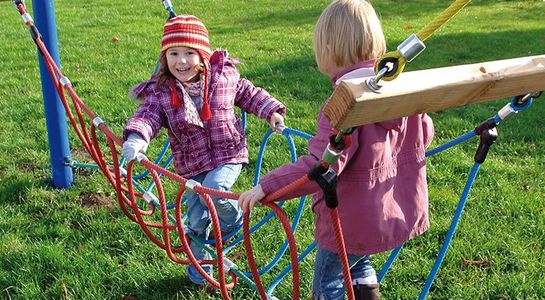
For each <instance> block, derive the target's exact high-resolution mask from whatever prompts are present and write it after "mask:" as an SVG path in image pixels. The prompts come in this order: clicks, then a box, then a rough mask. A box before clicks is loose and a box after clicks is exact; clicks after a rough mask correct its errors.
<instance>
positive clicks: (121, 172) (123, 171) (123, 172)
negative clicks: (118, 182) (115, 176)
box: [119, 167, 128, 178]
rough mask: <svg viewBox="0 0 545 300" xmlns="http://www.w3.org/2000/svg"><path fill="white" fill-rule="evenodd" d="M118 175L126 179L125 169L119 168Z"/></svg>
mask: <svg viewBox="0 0 545 300" xmlns="http://www.w3.org/2000/svg"><path fill="white" fill-rule="evenodd" d="M119 174H121V176H123V177H125V178H127V174H128V172H127V169H125V168H123V167H119Z"/></svg>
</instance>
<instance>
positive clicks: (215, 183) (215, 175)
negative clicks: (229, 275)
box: [186, 164, 242, 285]
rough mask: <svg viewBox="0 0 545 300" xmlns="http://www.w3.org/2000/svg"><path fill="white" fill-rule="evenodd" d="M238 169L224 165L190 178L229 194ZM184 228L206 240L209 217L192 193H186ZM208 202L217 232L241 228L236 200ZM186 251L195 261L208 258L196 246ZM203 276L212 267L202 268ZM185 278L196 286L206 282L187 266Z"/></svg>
mask: <svg viewBox="0 0 545 300" xmlns="http://www.w3.org/2000/svg"><path fill="white" fill-rule="evenodd" d="M241 170H242V164H226V165H222V166H219V167H217V168H215V169H213V170H210V171H208V172H204V173H201V174H199V175H197V176H195V177H192V178H191V179H193V180H195V181H197V182H199V183H200V184H201V185H202V186H205V187H207V188H212V189H215V190H220V191H229V190H230V189H231V187H232V186H233V184H234V183H235V181H236V180H237V178H238V176H239V175H240V171H241ZM186 193H187V195H186V197H187V216H188V221H187V229H188V230H189V231H190V233H192V234H194V235H195V236H196V237H197V238H199V239H201V240H205V239H208V235H209V234H210V224H211V221H212V219H211V216H210V211H209V210H208V207H207V206H206V202H204V200H203V199H202V198H201V197H200V196H199V195H198V194H197V193H195V192H193V191H187V192H186ZM211 198H212V202H213V203H214V207H215V208H216V212H217V213H218V218H219V222H220V224H219V225H220V227H221V230H222V231H224V232H230V231H233V230H235V229H237V228H239V227H240V226H241V225H242V210H241V209H240V206H239V205H238V201H237V200H230V199H225V198H218V197H214V196H212V197H211ZM189 247H190V249H191V252H192V253H193V255H194V256H195V258H196V259H197V260H201V259H211V256H210V254H209V253H208V252H206V251H205V250H204V249H202V248H201V247H199V246H198V245H197V243H191V244H190V246H189ZM203 269H204V270H205V271H206V273H208V274H210V275H212V266H211V265H203ZM187 274H188V276H189V279H190V280H191V281H192V282H194V283H196V284H201V285H202V284H206V280H205V279H204V278H203V277H202V276H201V274H199V272H198V271H197V269H196V268H195V267H193V266H191V265H189V266H188V267H187Z"/></svg>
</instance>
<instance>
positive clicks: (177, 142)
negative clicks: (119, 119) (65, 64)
mask: <svg viewBox="0 0 545 300" xmlns="http://www.w3.org/2000/svg"><path fill="white" fill-rule="evenodd" d="M236 64H238V61H237V60H236V59H234V58H231V57H229V55H228V53H227V51H225V50H217V51H214V52H212V51H211V50H210V43H209V40H208V31H207V29H206V27H205V26H204V24H203V23H202V22H201V20H199V19H198V18H197V17H195V16H191V15H181V16H177V17H174V18H172V19H170V20H168V21H167V22H166V24H165V25H164V28H163V36H162V39H161V55H160V67H159V70H158V72H157V74H156V75H155V76H152V78H151V79H150V80H147V81H144V82H142V83H140V84H138V85H137V86H135V87H134V88H133V89H132V90H131V94H132V95H133V96H134V97H135V98H139V99H142V100H143V101H142V103H141V104H140V106H139V107H138V110H137V111H136V113H135V114H134V115H133V116H132V118H131V119H130V120H129V121H128V123H127V125H126V127H125V130H124V139H125V142H124V144H123V153H122V155H123V156H124V157H125V158H126V159H128V160H133V159H136V157H137V155H138V153H139V152H145V151H146V149H147V147H148V144H149V142H150V140H151V139H152V138H154V137H155V136H156V135H157V134H158V132H159V130H160V129H161V128H163V127H164V128H166V129H167V131H168V137H169V140H170V148H171V151H172V155H173V162H174V167H175V169H176V172H177V173H178V174H180V175H181V176H183V177H185V178H187V179H192V180H195V181H196V182H198V183H200V184H201V185H203V186H205V187H208V188H213V189H216V190H221V191H229V190H230V189H231V187H232V185H233V184H234V183H235V181H236V179H237V178H238V176H239V175H240V172H241V169H242V166H243V165H245V164H247V163H248V149H247V146H246V135H245V132H244V129H243V127H242V122H241V120H240V118H239V117H238V116H237V114H236V113H235V110H234V107H235V106H238V107H239V108H240V109H241V110H243V111H246V112H248V113H252V114H254V115H256V116H258V117H259V118H261V119H263V120H266V121H267V122H268V123H269V125H270V126H271V127H272V128H273V129H275V128H277V127H278V126H284V117H283V116H284V114H285V110H286V108H285V106H284V105H283V104H282V103H281V102H279V101H278V100H276V99H275V98H274V97H272V96H271V95H269V93H267V92H266V91H265V90H264V89H262V88H259V87H255V86H254V85H253V84H252V83H251V82H250V81H249V80H247V79H245V78H242V77H241V76H240V74H239V72H238V71H237V68H236ZM187 193H188V194H187V195H186V198H187V204H186V205H187V214H188V219H187V226H186V228H187V229H188V230H189V231H190V232H191V233H193V234H194V235H195V236H196V237H197V238H200V239H208V238H209V234H210V223H211V217H210V212H209V209H208V207H207V206H206V204H205V202H204V200H203V199H202V198H201V197H200V196H199V195H198V194H196V193H194V192H192V191H187ZM212 201H213V203H214V206H215V209H216V211H217V213H218V217H219V221H220V224H219V225H220V227H221V230H222V232H225V233H228V232H232V231H234V230H238V229H240V227H241V225H242V210H241V209H240V206H239V205H238V202H237V201H236V200H230V199H224V198H219V197H214V196H213V197H212ZM190 248H191V251H192V253H193V255H194V256H195V258H196V259H197V260H206V259H210V255H209V254H208V253H207V252H206V251H205V250H204V249H202V248H200V247H199V246H198V245H196V243H191V245H190ZM203 269H204V270H205V272H206V273H207V274H200V273H199V272H197V269H196V268H195V267H193V266H188V269H187V272H188V275H189V278H190V279H191V281H192V282H194V283H196V284H199V285H204V284H206V282H207V278H205V277H208V276H212V266H211V265H203ZM203 275H204V276H203ZM208 280H211V278H208Z"/></svg>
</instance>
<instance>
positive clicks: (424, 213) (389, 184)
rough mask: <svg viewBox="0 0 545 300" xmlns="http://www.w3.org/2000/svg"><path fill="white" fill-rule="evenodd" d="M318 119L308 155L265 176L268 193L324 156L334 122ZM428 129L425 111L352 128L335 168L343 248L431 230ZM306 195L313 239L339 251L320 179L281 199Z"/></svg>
mask: <svg viewBox="0 0 545 300" xmlns="http://www.w3.org/2000/svg"><path fill="white" fill-rule="evenodd" d="M350 74H358V75H357V76H358V77H359V76H362V75H365V76H372V75H373V69H372V67H369V68H360V69H357V70H353V71H352V72H351V73H348V74H346V75H345V76H344V77H342V78H341V79H344V78H348V77H350ZM347 75H348V76H347ZM317 122H318V128H317V133H316V136H315V137H313V138H312V139H311V140H310V141H309V144H308V150H309V152H310V154H311V155H308V156H303V157H300V158H299V159H298V160H297V161H296V162H295V163H292V164H286V165H284V166H281V167H279V168H277V169H275V170H273V171H272V172H270V173H269V174H267V175H265V176H263V178H262V179H261V186H262V188H263V191H264V192H265V193H266V194H268V193H271V192H273V191H276V190H278V189H279V188H281V187H284V186H286V185H287V184H289V183H291V182H293V181H294V180H296V179H297V178H299V177H301V176H304V175H305V174H307V173H308V171H309V169H310V168H311V167H313V166H314V165H315V164H316V162H318V158H321V157H322V153H323V151H324V149H325V148H326V145H327V144H328V142H329V136H330V132H331V128H332V127H331V125H330V123H329V121H328V120H327V118H326V117H325V116H324V115H323V112H322V111H321V110H320V113H319V114H318V120H317ZM433 135H434V128H433V122H432V120H431V118H430V117H429V116H427V115H426V114H418V115H414V116H410V117H404V118H399V119H395V120H390V121H385V122H379V123H374V124H367V125H363V126H360V127H358V128H356V129H355V130H354V132H352V134H351V140H352V145H351V146H350V147H349V148H348V149H347V150H345V151H344V153H343V155H342V156H341V157H340V159H339V161H338V162H337V163H336V164H335V165H334V166H333V168H334V169H335V170H336V171H337V174H338V178H337V179H338V184H337V195H338V198H339V205H338V207H337V208H338V212H339V215H340V220H341V225H342V229H343V234H344V239H345V243H346V248H347V251H348V253H351V254H357V255H364V254H365V255H368V254H373V253H378V252H383V251H386V250H389V249H393V248H395V247H397V246H399V245H401V244H402V243H404V242H406V241H407V240H409V239H411V238H413V237H415V236H417V235H420V234H421V233H423V232H424V231H426V230H427V229H428V228H429V220H428V191H427V182H426V162H425V150H426V148H427V147H428V146H429V144H430V143H431V140H432V138H433ZM312 193H314V194H313V196H312V210H313V212H314V213H315V214H316V226H315V231H314V235H315V239H316V241H317V243H318V245H320V247H322V248H324V249H326V250H328V251H332V252H337V244H336V240H335V234H334V231H333V227H332V224H331V217H330V209H329V208H328V207H327V206H326V205H325V200H324V196H323V193H322V191H321V189H320V188H319V187H318V185H317V184H316V183H315V182H310V183H308V184H306V185H305V186H303V187H302V188H300V189H298V190H297V191H293V192H292V193H290V194H289V195H287V196H286V197H285V199H292V198H295V197H298V196H301V195H305V194H312Z"/></svg>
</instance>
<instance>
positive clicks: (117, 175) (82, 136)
mask: <svg viewBox="0 0 545 300" xmlns="http://www.w3.org/2000/svg"><path fill="white" fill-rule="evenodd" d="M17 8H18V10H19V12H20V13H21V15H24V14H26V9H25V7H24V5H22V4H18V5H17ZM26 24H27V25H28V26H29V27H33V26H34V24H33V22H32V21H28V22H26ZM35 42H36V45H37V46H38V48H39V49H40V51H41V54H42V55H43V56H44V60H45V61H46V66H47V69H48V72H49V74H50V76H51V79H52V80H53V83H54V85H55V88H56V90H57V93H58V94H59V97H60V99H61V102H62V104H63V107H64V109H65V111H66V114H67V117H68V119H69V121H70V123H71V125H72V127H73V128H74V130H75V132H76V134H77V136H78V138H79V140H80V141H81V142H82V144H83V147H84V148H85V149H86V151H87V152H88V153H89V154H90V155H91V157H92V159H93V160H94V161H95V163H96V164H97V165H98V167H99V169H100V170H101V171H102V173H104V175H105V176H106V178H107V180H108V181H109V182H110V184H111V185H112V186H113V187H114V188H115V190H116V196H117V201H118V204H119V207H120V208H121V210H122V212H123V213H124V214H125V215H126V216H127V217H128V218H129V219H130V220H131V221H133V222H135V223H138V224H139V225H140V227H141V228H142V230H143V231H144V233H145V234H146V236H148V238H149V239H150V240H151V241H152V242H153V243H155V244H156V245H157V246H158V247H160V248H161V249H163V250H165V252H166V253H167V256H168V257H169V258H170V259H171V260H173V261H174V262H176V263H180V264H192V265H193V266H195V267H196V269H197V271H198V272H199V273H200V274H201V275H202V276H203V277H204V278H205V279H206V280H207V281H208V282H209V283H210V284H211V285H212V286H214V287H216V288H220V290H221V293H222V296H223V297H224V298H225V299H230V297H229V295H228V290H229V289H231V288H233V287H234V286H235V285H236V283H237V277H236V276H235V274H233V272H229V275H230V276H231V279H232V280H231V283H229V284H227V282H226V280H225V268H224V264H223V261H224V256H223V242H222V238H221V229H220V227H219V218H218V216H217V212H216V210H215V207H214V205H213V203H212V200H211V198H210V195H213V196H216V197H222V198H228V199H233V200H238V195H237V194H234V193H231V192H224V191H219V190H214V189H210V188H206V187H203V186H195V188H194V191H195V192H196V193H198V194H199V195H200V196H201V197H203V199H204V200H205V203H206V205H207V206H208V208H209V210H210V213H211V218H212V224H213V231H214V236H215V242H216V243H215V247H216V253H217V256H216V257H217V259H215V260H201V261H198V260H196V259H195V257H194V256H193V254H192V253H191V251H190V250H189V242H188V240H187V237H186V235H185V232H184V229H183V226H182V222H181V220H182V215H183V214H182V209H181V199H182V195H183V193H184V192H185V184H186V182H187V179H185V178H183V177H181V176H179V175H178V174H175V173H173V172H171V171H169V170H166V169H165V168H163V167H161V166H158V165H155V164H153V163H152V162H151V161H149V160H147V159H143V160H141V161H140V163H141V164H142V165H143V166H144V167H146V169H147V170H149V171H150V174H151V175H152V178H153V181H154V183H155V185H156V188H157V193H158V201H159V207H160V213H161V223H155V222H148V221H146V220H144V217H146V216H151V215H153V214H154V212H155V206H154V205H150V209H148V210H142V209H140V207H139V206H138V203H137V198H139V199H141V198H143V195H142V194H141V193H138V192H136V191H135V190H134V185H133V178H132V170H133V164H134V163H133V162H132V161H131V162H129V163H128V165H127V168H128V169H127V178H126V179H125V178H124V177H123V176H122V175H121V172H120V165H119V160H118V153H117V149H116V145H117V146H122V144H123V141H122V140H121V139H120V138H119V137H117V136H116V135H115V134H113V133H112V132H111V131H110V129H109V128H108V127H107V126H106V125H105V124H104V123H98V124H94V123H93V124H92V125H91V134H90V135H89V131H88V130H87V126H86V123H85V119H84V117H83V113H85V114H86V115H87V116H88V117H89V118H90V119H91V120H93V122H94V121H95V120H96V119H97V118H96V116H95V115H94V113H93V112H92V111H91V110H90V109H89V108H88V107H87V106H86V105H85V103H84V102H83V101H82V100H81V98H80V97H79V96H78V95H77V93H76V92H75V91H74V89H73V87H72V85H71V84H70V83H69V82H66V83H64V84H61V82H60V78H63V77H64V76H63V74H62V72H61V71H60V69H59V68H58V66H57V65H56V63H55V61H54V60H53V58H52V57H51V55H50V54H49V52H48V50H47V48H46V46H45V44H44V43H43V41H42V40H41V37H37V38H36V39H35ZM63 88H64V89H63ZM64 90H66V91H67V92H68V94H69V96H70V98H71V100H72V106H73V107H74V110H75V112H76V116H77V121H76V118H75V117H74V115H73V113H72V110H71V108H70V105H69V104H68V101H67V98H66V95H65V93H64ZM82 112H83V113H82ZM97 128H98V129H99V130H100V131H101V132H102V133H103V134H105V136H106V138H107V142H108V146H109V148H110V152H111V156H112V161H113V166H109V165H108V163H107V162H106V160H105V159H104V155H103V154H102V151H101V150H100V146H99V142H98V138H97V135H96V129H97ZM158 174H162V175H164V176H166V177H167V178H170V179H171V180H174V181H176V182H178V183H179V184H180V189H179V190H178V192H177V194H176V198H175V218H176V220H177V221H176V222H174V223H175V225H170V220H169V218H168V213H167V205H166V203H167V202H166V197H165V194H164V190H163V186H162V184H161V180H160V178H159V175H158ZM308 181H309V179H308V177H306V176H303V177H301V178H300V179H298V180H296V181H295V182H293V183H291V184H290V185H288V186H286V187H284V188H282V189H280V190H278V191H276V192H274V193H271V194H270V195H268V196H267V197H266V198H265V199H263V200H262V202H263V204H264V205H265V206H268V207H270V208H271V209H272V210H273V211H274V213H275V214H276V216H277V217H278V219H279V221H280V222H281V224H282V227H283V228H284V231H285V233H286V237H287V239H288V244H289V250H290V259H291V264H292V270H293V276H292V284H293V292H292V299H298V298H299V264H298V257H297V246H296V243H295V238H294V236H293V231H292V230H291V227H290V224H289V221H288V218H287V217H286V215H285V213H284V212H283V211H282V209H281V208H280V207H279V206H278V205H276V204H275V203H273V202H272V201H275V199H279V198H281V197H282V196H283V195H285V194H286V193H288V192H290V191H292V190H294V189H296V188H298V187H299V186H301V185H303V184H305V183H307V182H308ZM332 218H334V219H336V220H337V221H336V222H334V224H338V228H336V231H335V232H336V235H337V240H338V244H339V245H341V246H339V247H340V251H339V253H340V255H339V257H341V256H342V257H344V258H345V263H344V264H343V274H344V276H345V285H346V286H348V287H349V288H347V291H349V292H348V296H349V299H353V298H354V296H353V291H352V288H351V280H350V272H349V268H348V267H347V266H348V263H347V262H346V250H344V241H343V238H342V230H341V228H340V222H339V221H338V215H337V212H336V210H334V211H332ZM149 228H157V229H161V233H162V234H161V237H162V241H161V240H160V239H159V238H157V237H156V236H155V235H154V234H153V233H152V232H151V231H150V229H149ZM172 231H176V232H177V233H178V238H179V239H180V241H181V246H176V247H174V246H172V245H171V238H170V234H171V232H172ZM243 234H244V246H245V248H246V252H247V254H248V263H249V265H250V268H251V270H252V274H253V275H254V280H255V282H256V286H257V288H258V292H259V294H260V296H261V297H262V299H267V298H268V297H267V295H266V292H265V289H264V287H263V284H262V282H261V279H260V276H259V273H258V270H257V265H256V262H255V258H254V256H253V251H252V247H251V237H250V233H249V214H245V215H244V223H243ZM341 248H342V249H341ZM176 253H184V254H185V255H186V256H187V258H188V259H182V258H179V257H178V256H176ZM202 264H214V265H217V267H218V273H219V275H220V276H219V282H218V281H216V280H214V279H213V278H212V277H210V276H209V275H208V274H207V273H206V272H204V270H203V269H202V267H201V265H202Z"/></svg>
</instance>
